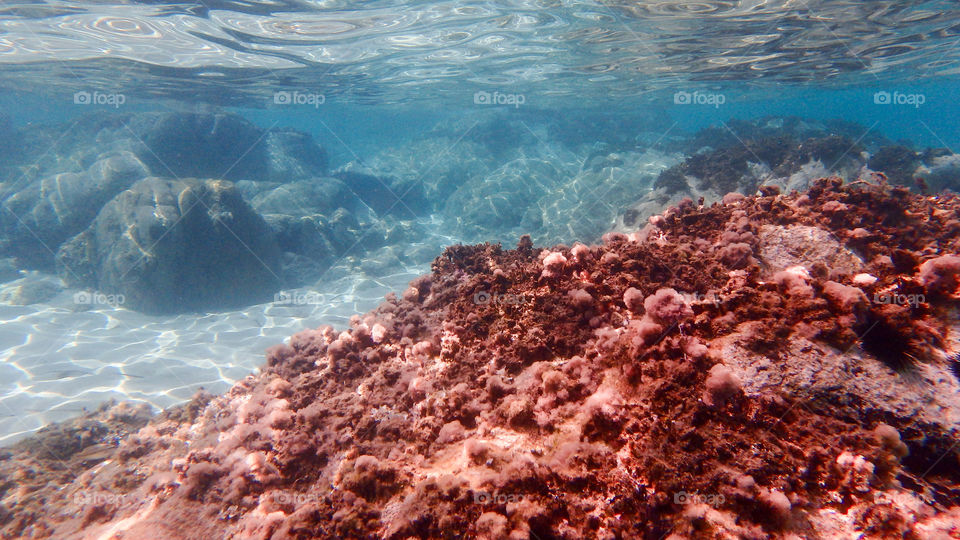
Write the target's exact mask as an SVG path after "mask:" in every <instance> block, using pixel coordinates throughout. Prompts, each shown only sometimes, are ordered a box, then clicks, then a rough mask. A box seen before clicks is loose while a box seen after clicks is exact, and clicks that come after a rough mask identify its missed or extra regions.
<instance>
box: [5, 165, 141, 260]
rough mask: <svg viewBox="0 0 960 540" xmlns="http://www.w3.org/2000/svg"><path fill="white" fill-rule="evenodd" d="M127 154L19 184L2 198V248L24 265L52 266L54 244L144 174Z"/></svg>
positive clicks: (80, 225) (58, 242) (76, 230)
mask: <svg viewBox="0 0 960 540" xmlns="http://www.w3.org/2000/svg"><path fill="white" fill-rule="evenodd" d="M148 174H149V173H148V171H147V167H146V166H145V165H144V164H143V163H142V162H141V161H140V160H139V159H138V158H137V157H136V156H135V155H133V154H132V153H130V152H126V151H122V152H118V153H117V154H114V155H111V156H108V157H104V158H102V159H100V160H98V161H97V162H96V163H94V164H93V165H91V166H90V167H89V168H88V169H87V170H86V171H84V172H80V173H60V174H56V175H53V176H49V177H46V178H43V179H40V180H39V181H36V182H31V183H25V185H24V186H23V189H21V190H19V191H16V192H15V193H14V194H13V195H11V196H9V197H7V198H6V199H4V200H3V203H2V209H0V230H2V231H3V238H2V249H3V251H4V252H5V253H9V254H11V255H14V256H16V257H18V258H19V259H21V261H22V263H23V264H24V265H25V266H27V267H39V268H52V266H53V257H54V253H55V252H56V250H57V248H58V247H59V246H60V244H62V243H63V242H64V241H65V240H67V239H68V238H70V237H72V236H74V235H75V234H77V233H79V232H80V231H82V230H83V229H85V228H86V227H87V226H88V225H90V222H92V221H93V218H94V217H96V215H97V212H98V211H99V209H100V208H101V207H102V206H103V205H104V204H105V203H106V202H107V201H109V200H110V199H112V198H113V197H114V196H115V195H116V194H117V193H119V192H120V191H122V190H124V189H126V188H128V187H130V186H131V185H132V184H133V183H134V182H136V181H137V180H140V179H142V178H144V177H146V176H148Z"/></svg>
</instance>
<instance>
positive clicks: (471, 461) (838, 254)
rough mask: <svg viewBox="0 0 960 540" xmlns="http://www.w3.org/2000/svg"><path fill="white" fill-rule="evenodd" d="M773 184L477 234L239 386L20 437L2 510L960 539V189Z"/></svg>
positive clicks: (129, 532)
mask: <svg viewBox="0 0 960 540" xmlns="http://www.w3.org/2000/svg"><path fill="white" fill-rule="evenodd" d="M761 192H762V193H763V195H758V196H755V197H742V196H739V195H734V194H731V195H728V196H726V197H724V200H723V203H722V204H715V205H712V206H709V207H701V206H698V205H697V204H696V203H694V202H693V201H690V200H685V201H682V202H681V203H680V204H679V205H678V206H676V207H673V208H670V209H669V210H667V211H666V212H665V213H663V214H660V215H657V216H654V217H652V218H651V219H650V220H649V224H648V225H646V226H645V227H644V228H643V229H642V230H640V231H638V232H634V233H630V234H623V233H609V234H607V235H606V236H605V237H604V240H603V243H602V245H598V246H584V245H580V244H578V245H575V246H572V247H566V246H557V247H554V248H553V249H551V250H543V249H539V248H535V247H533V245H532V244H531V243H530V242H529V239H527V238H524V239H521V241H520V243H519V245H518V246H517V248H516V249H514V250H504V249H502V248H501V247H500V246H496V245H490V244H484V245H476V246H454V247H451V248H449V249H447V251H446V252H445V253H443V254H442V255H441V256H440V257H439V258H437V259H436V261H435V262H434V264H433V272H432V274H430V275H427V276H424V277H422V278H419V279H417V280H415V281H414V282H412V283H411V285H410V288H409V289H407V290H406V291H405V292H404V293H403V294H402V295H400V296H394V295H389V296H388V298H387V299H386V301H385V302H384V303H383V304H382V305H381V306H380V307H379V308H377V309H376V310H374V311H373V312H371V313H369V314H367V315H365V316H357V317H355V318H354V320H353V321H352V324H351V328H350V329H349V330H347V331H344V332H341V333H337V332H335V331H334V330H333V329H332V328H329V327H327V328H320V329H316V330H308V331H304V332H301V333H298V334H296V335H294V336H293V337H292V338H291V340H290V343H289V345H281V346H277V347H275V348H273V349H272V350H271V351H269V353H268V361H267V364H266V365H265V366H264V368H263V369H262V371H261V372H260V373H259V374H257V375H251V376H249V377H248V378H246V379H244V380H243V381H241V382H240V383H238V384H237V385H236V386H235V387H234V388H233V389H231V390H230V391H229V392H228V393H226V394H225V395H223V396H219V397H211V396H201V397H198V398H197V399H196V400H195V401H194V402H192V403H190V404H188V405H186V406H183V407H181V408H178V409H175V410H172V411H168V412H166V413H164V414H162V415H160V416H158V417H155V418H153V419H151V420H149V422H148V423H146V425H143V423H144V421H145V420H144V419H143V418H142V416H141V415H139V414H138V411H136V410H133V409H130V408H129V407H125V406H123V405H119V406H115V407H113V408H104V409H103V410H102V411H100V412H99V413H97V414H95V415H90V416H88V417H87V418H84V419H81V420H78V421H77V422H78V423H74V424H73V425H68V426H58V427H56V428H52V429H49V430H46V431H45V432H42V433H41V434H39V435H38V436H37V437H34V438H32V439H29V440H27V441H23V442H22V443H18V445H16V446H14V447H11V448H10V449H8V452H7V453H6V454H5V455H4V456H2V459H0V497H2V499H0V500H2V504H3V507H2V508H0V524H2V526H3V529H2V532H3V534H5V535H6V536H18V535H32V536H36V537H45V536H49V537H56V538H74V537H76V538H111V537H117V538H201V537H209V538H224V537H227V538H311V537H316V538H411V537H413V538H418V537H419V538H444V537H446V538H462V537H465V536H476V537H484V538H508V537H509V538H656V539H660V538H664V537H670V538H771V537H772V538H798V537H803V538H839V537H850V536H851V535H852V534H854V533H855V532H857V531H859V532H861V533H864V534H865V535H866V537H868V538H905V537H906V538H924V539H933V538H958V537H960V462H958V455H960V452H958V450H960V449H958V447H957V446H956V442H957V440H958V439H957V435H958V433H957V428H958V425H960V385H958V381H957V376H958V375H960V369H958V368H957V366H956V362H954V361H953V358H952V353H954V352H955V351H956V349H957V348H958V347H957V343H956V335H957V330H958V328H957V311H956V293H957V285H958V279H960V258H958V257H957V256H956V254H957V253H960V245H958V244H960V236H958V232H960V200H958V198H956V197H955V196H953V195H940V196H937V197H924V196H920V195H914V194H911V193H910V192H909V191H908V190H906V189H904V188H897V187H891V186H889V185H887V184H886V182H885V179H884V178H883V177H882V176H879V175H877V176H876V177H874V178H873V179H872V180H871V181H866V182H864V181H861V182H854V183H852V184H849V185H842V182H841V181H840V180H839V179H835V178H828V179H821V180H818V181H816V182H814V183H813V185H812V187H811V188H810V189H809V190H808V191H806V192H805V193H791V194H790V195H781V194H779V193H778V190H777V189H773V188H769V189H766V188H761ZM141 426H142V427H141ZM71 430H72V431H71ZM127 432H129V433H127ZM65 434H72V435H69V436H68V435H65ZM78 434H83V436H84V437H85V439H84V438H82V437H80V435H78ZM78 440H79V441H81V442H77V441H78ZM84 441H86V442H84ZM671 535H672V536H671Z"/></svg>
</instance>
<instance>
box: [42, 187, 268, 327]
mask: <svg viewBox="0 0 960 540" xmlns="http://www.w3.org/2000/svg"><path fill="white" fill-rule="evenodd" d="M279 256H280V250H279V248H278V246H277V244H276V243H275V238H274V235H273V232H272V231H271V230H270V228H269V227H268V226H267V224H266V222H265V221H264V220H263V218H261V217H260V216H259V215H258V214H257V213H256V212H254V211H253V209H252V208H250V206H249V205H248V204H247V203H246V202H245V201H244V200H243V198H242V197H241V196H240V194H239V193H238V192H237V191H236V190H235V189H234V188H233V185H232V184H231V183H230V182H226V181H223V180H192V179H188V180H169V179H162V178H146V179H144V180H141V181H139V182H137V183H136V184H134V185H133V186H131V187H130V189H127V190H125V191H123V192H121V193H120V194H119V195H117V196H116V197H115V198H114V199H113V200H112V201H110V202H109V203H107V204H106V205H105V206H104V208H103V210H101V211H100V214H99V215H98V216H97V218H96V219H95V220H94V222H93V223H92V224H91V225H90V227H89V228H88V229H87V230H85V231H84V232H82V233H80V234H78V235H77V236H75V237H74V238H72V239H71V240H70V241H68V242H66V243H65V244H64V245H63V247H62V248H61V249H60V251H59V253H58V254H57V265H58V269H59V272H60V274H61V276H63V278H64V279H65V280H66V281H67V282H68V283H70V284H73V285H78V286H86V287H93V288H96V289H98V290H100V291H103V292H105V293H108V294H122V295H123V296H124V298H125V300H126V305H127V306H128V307H130V308H132V309H138V310H142V311H145V312H150V313H173V312H182V311H190V310H206V309H224V308H227V307H231V306H242V305H246V304H250V303H254V302H257V301H265V300H267V299H269V298H270V297H271V295H272V294H273V292H274V291H276V290H277V288H278V287H279V278H278V272H279Z"/></svg>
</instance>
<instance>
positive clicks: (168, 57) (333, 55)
mask: <svg viewBox="0 0 960 540" xmlns="http://www.w3.org/2000/svg"><path fill="white" fill-rule="evenodd" d="M958 31H960V7H958V5H957V3H955V2H849V1H818V0H809V1H796V0H789V1H769V2H763V1H744V2H719V1H714V2H619V1H617V2H612V1H604V2H573V1H526V2H524V1H509V2H466V3H464V2H452V1H446V2H394V1H378V2H341V1H297V2H294V1H289V0H277V1H273V2H253V1H250V2H224V1H203V2H183V3H158V2H152V1H143V2H55V1H51V2H6V3H4V5H3V7H2V8H0V64H3V65H4V71H5V76H4V78H3V81H2V83H0V84H3V85H4V86H6V87H7V88H11V89H15V90H23V89H25V88H39V87H43V88H45V89H46V90H50V89H51V88H59V89H60V90H62V91H64V92H67V91H70V92H72V91H73V90H74V89H75V87H76V83H77V80H78V79H82V80H83V81H85V82H86V83H88V84H90V83H97V84H101V85H103V86H104V87H107V88H110V89H112V90H114V91H124V92H140V93H141V94H140V95H142V96H148V95H149V96H165V97H181V98H183V97H188V96H189V97H190V98H191V99H194V98H203V99H206V100H208V101H216V102H219V103H234V104H237V103H247V104H254V105H255V104H256V103H257V102H258V100H260V101H262V99H264V98H265V97H269V96H270V95H271V94H272V92H273V91H275V90H276V88H277V87H278V85H280V86H284V87H290V88H298V87H304V86H310V87H311V88H313V89H316V90H318V91H322V92H323V93H324V95H325V96H327V97H328V98H329V97H331V96H340V95H344V96H349V98H351V99H355V100H358V101H376V102H378V103H391V102H394V101H399V100H403V99H407V98H411V97H418V98H424V97H430V96H437V95H441V94H443V93H445V92H446V93H448V92H450V91H454V90H456V89H457V88H459V87H462V85H464V84H474V85H499V86H509V87H511V88H516V89H520V90H523V91H527V92H532V91H536V92H538V93H540V94H541V95H543V96H545V97H546V96H576V97H578V98H581V99H583V98H592V99H599V98H618V97H619V98H622V97H629V96H635V95H637V94H639V93H643V92H644V91H649V90H651V89H655V88H658V87H663V86H666V85H670V84H674V83H676V82H677V81H678V80H698V81H727V82H733V81H754V82H755V81H763V82H775V81H780V82H782V81H792V82H799V81H814V82H837V83H856V82H864V81H866V82H875V81H879V80H888V79H891V78H901V79H903V78H906V79H916V78H921V77H930V76H935V75H948V74H956V73H957V72H958V61H960V59H958V55H960V51H958V49H957V48H956V42H957V39H958V36H957V34H958Z"/></svg>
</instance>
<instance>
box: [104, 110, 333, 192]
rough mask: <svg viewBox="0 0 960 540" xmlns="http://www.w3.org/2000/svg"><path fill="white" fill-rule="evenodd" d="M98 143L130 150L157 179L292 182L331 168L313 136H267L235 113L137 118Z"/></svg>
mask: <svg viewBox="0 0 960 540" xmlns="http://www.w3.org/2000/svg"><path fill="white" fill-rule="evenodd" d="M98 139H101V140H104V139H106V140H110V139H112V140H114V141H117V142H116V143H115V144H121V145H129V148H130V149H131V150H132V151H133V152H135V153H136V154H137V155H138V156H139V157H140V159H142V160H143V161H144V162H145V163H146V164H147V165H148V167H149V168H150V171H151V172H152V173H153V174H154V175H157V176H176V177H179V178H186V177H197V178H224V179H227V180H240V179H256V180H263V181H277V182H288V181H293V180H298V179H303V178H309V177H311V176H318V175H322V174H324V173H325V172H326V169H327V154H326V152H325V151H324V150H323V148H321V147H320V146H319V145H317V144H316V142H314V140H313V138H312V137H311V136H310V135H309V134H306V133H302V132H299V131H296V130H292V129H272V130H266V131H265V130H263V129H261V128H259V127H257V126H256V125H254V124H252V123H250V122H248V121H247V120H245V119H244V118H242V117H240V116H236V115H232V114H221V113H216V114H200V113H179V112H178V113H143V114H137V115H134V116H132V117H130V118H129V119H128V120H127V122H126V123H125V124H124V125H123V126H121V127H120V128H119V129H114V130H105V131H103V132H101V134H100V135H98Z"/></svg>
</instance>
